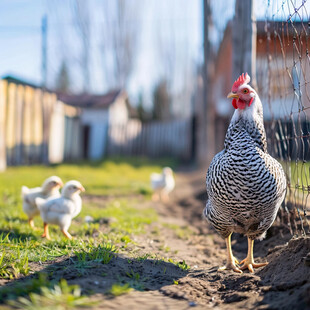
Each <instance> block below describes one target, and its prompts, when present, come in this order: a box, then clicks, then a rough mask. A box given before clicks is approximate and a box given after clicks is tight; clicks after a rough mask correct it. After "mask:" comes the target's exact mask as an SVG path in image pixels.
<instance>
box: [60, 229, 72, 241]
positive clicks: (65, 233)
mask: <svg viewBox="0 0 310 310" xmlns="http://www.w3.org/2000/svg"><path fill="white" fill-rule="evenodd" d="M61 232H62V233H63V234H64V235H65V237H66V238H68V239H72V236H71V235H70V233H69V232H68V231H66V230H64V229H62V230H61Z"/></svg>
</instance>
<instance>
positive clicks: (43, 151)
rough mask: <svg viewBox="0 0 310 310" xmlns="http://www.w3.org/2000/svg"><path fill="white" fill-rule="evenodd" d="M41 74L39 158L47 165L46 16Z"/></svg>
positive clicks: (48, 129)
mask: <svg viewBox="0 0 310 310" xmlns="http://www.w3.org/2000/svg"><path fill="white" fill-rule="evenodd" d="M41 44H42V55H41V74H42V91H41V98H42V99H41V100H42V112H43V120H42V121H43V141H42V145H41V157H42V159H43V162H44V163H46V164H47V163H48V144H49V132H50V128H49V127H50V117H51V116H50V113H49V108H48V107H49V100H48V94H47V92H45V90H46V86H47V16H46V15H44V16H43V18H42V24H41Z"/></svg>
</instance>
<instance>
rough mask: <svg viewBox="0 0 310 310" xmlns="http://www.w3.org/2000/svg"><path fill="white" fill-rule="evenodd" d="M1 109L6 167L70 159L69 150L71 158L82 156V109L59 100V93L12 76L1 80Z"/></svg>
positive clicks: (3, 152) (3, 153) (2, 146)
mask: <svg viewBox="0 0 310 310" xmlns="http://www.w3.org/2000/svg"><path fill="white" fill-rule="evenodd" d="M0 110H1V114H2V118H1V121H0V134H1V142H0V143H1V154H0V157H1V159H0V160H1V167H3V168H1V169H2V170H3V169H4V168H5V166H6V165H21V164H32V163H59V162H62V161H63V160H65V159H66V154H65V150H66V149H67V150H68V149H69V150H70V152H69V153H68V154H67V155H68V157H69V158H70V159H78V158H79V157H80V154H79V144H78V133H79V122H78V116H79V112H80V111H79V109H78V108H74V107H72V106H68V105H66V104H64V103H63V102H61V101H59V100H58V99H57V95H56V93H55V92H53V91H51V90H48V89H42V88H41V87H40V86H38V85H36V84H33V83H30V82H27V81H25V80H23V79H19V78H17V77H14V76H9V75H8V76H5V77H3V78H2V79H1V80H0ZM67 128H73V131H72V132H71V133H68V132H67V130H66V129H67ZM3 163H4V164H3Z"/></svg>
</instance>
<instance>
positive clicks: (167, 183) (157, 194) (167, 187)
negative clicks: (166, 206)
mask: <svg viewBox="0 0 310 310" xmlns="http://www.w3.org/2000/svg"><path fill="white" fill-rule="evenodd" d="M151 187H152V190H153V191H154V194H153V197H152V198H153V200H157V199H162V200H164V201H168V200H169V193H170V192H171V191H172V190H173V189H174V187H175V181H174V177H173V171H172V169H171V168H169V167H165V168H163V170H162V173H152V174H151Z"/></svg>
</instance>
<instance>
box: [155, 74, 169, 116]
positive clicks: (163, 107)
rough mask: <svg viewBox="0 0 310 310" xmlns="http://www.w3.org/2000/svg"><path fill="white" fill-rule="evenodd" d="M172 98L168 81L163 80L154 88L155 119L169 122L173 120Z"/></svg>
mask: <svg viewBox="0 0 310 310" xmlns="http://www.w3.org/2000/svg"><path fill="white" fill-rule="evenodd" d="M170 109H171V96H170V93H169V91H168V84H167V81H166V80H161V81H159V83H158V84H157V85H156V86H155V88H154V93H153V119H154V120H168V119H170V118H171V111H170Z"/></svg>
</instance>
